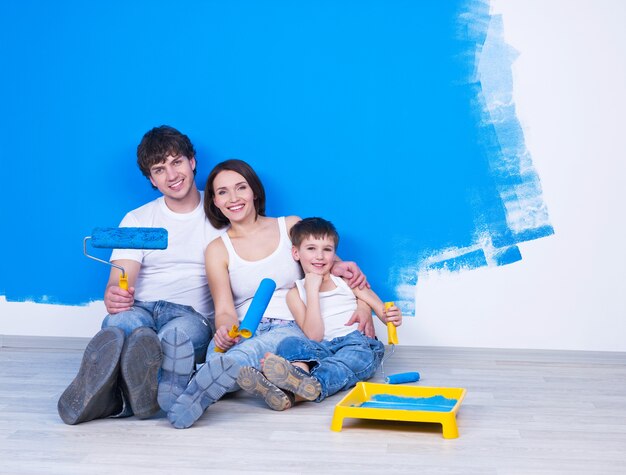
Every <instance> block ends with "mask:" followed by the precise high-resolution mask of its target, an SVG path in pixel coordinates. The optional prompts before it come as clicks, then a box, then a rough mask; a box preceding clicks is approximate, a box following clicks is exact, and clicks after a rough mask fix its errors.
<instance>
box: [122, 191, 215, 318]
mask: <svg viewBox="0 0 626 475" xmlns="http://www.w3.org/2000/svg"><path fill="white" fill-rule="evenodd" d="M203 196H204V195H203V192H200V203H199V204H198V206H197V207H196V209H194V210H193V211H191V212H190V213H175V212H173V211H172V210H170V209H169V208H168V207H167V205H166V204H165V199H164V198H163V197H162V196H161V197H160V198H157V199H156V200H154V201H151V202H149V203H147V204H145V205H143V206H141V207H139V208H137V209H135V210H133V211H130V212H129V213H128V214H126V216H125V217H124V219H123V220H122V222H121V223H120V227H153V228H165V229H167V232H168V237H167V239H168V242H167V249H163V250H152V249H148V250H144V249H114V250H113V252H112V253H111V261H115V260H119V259H130V260H133V261H137V262H139V263H141V269H140V271H139V275H138V276H137V280H136V282H135V300H140V301H144V302H154V301H158V300H165V301H168V302H172V303H176V304H180V305H188V306H191V307H193V308H194V310H196V311H197V312H199V313H201V314H202V315H204V316H206V317H212V316H213V314H214V312H215V308H214V306H213V299H212V297H211V292H210V291H209V286H208V283H207V279H206V271H205V267H204V250H205V248H206V247H207V245H208V244H209V243H210V242H211V241H212V240H213V239H215V238H217V237H218V236H219V235H220V234H222V233H223V232H224V231H226V229H227V228H224V229H220V230H218V229H215V228H214V227H213V226H212V225H211V223H209V220H208V219H207V218H206V216H205V214H204V208H203V201H204V200H203Z"/></svg>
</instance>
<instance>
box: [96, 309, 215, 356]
mask: <svg viewBox="0 0 626 475" xmlns="http://www.w3.org/2000/svg"><path fill="white" fill-rule="evenodd" d="M106 327H118V328H121V329H122V330H124V333H126V336H129V335H130V334H131V333H132V332H133V330H135V329H136V328H139V327H149V328H152V329H153V330H154V331H155V332H156V333H157V335H158V336H159V339H160V338H161V337H162V336H163V334H164V333H165V332H166V331H167V330H170V329H173V328H176V329H178V330H182V331H183V332H185V334H187V336H188V337H189V338H190V339H191V342H192V343H193V348H194V352H195V356H196V362H197V363H202V362H204V358H205V355H206V349H207V345H208V344H209V340H210V339H211V337H212V336H213V332H214V331H215V324H214V322H212V321H210V320H209V319H208V318H205V317H204V316H203V315H202V314H200V313H198V312H196V311H195V310H194V309H193V307H189V306H187V305H179V304H176V303H171V302H166V301H164V300H159V301H157V302H139V301H135V305H133V308H132V309H130V310H127V311H126V312H120V313H116V314H110V315H107V316H106V317H105V318H104V321H103V322H102V328H106Z"/></svg>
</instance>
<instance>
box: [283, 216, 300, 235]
mask: <svg viewBox="0 0 626 475" xmlns="http://www.w3.org/2000/svg"><path fill="white" fill-rule="evenodd" d="M299 221H302V218H301V217H300V216H285V224H286V225H287V232H289V230H290V229H291V228H292V227H293V225H294V224H296V223H297V222H299Z"/></svg>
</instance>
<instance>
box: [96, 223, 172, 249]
mask: <svg viewBox="0 0 626 475" xmlns="http://www.w3.org/2000/svg"><path fill="white" fill-rule="evenodd" d="M91 245H92V246H93V247H99V248H106V249H167V229H164V228H95V229H94V230H93V232H92V233H91Z"/></svg>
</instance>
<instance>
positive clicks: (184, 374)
mask: <svg viewBox="0 0 626 475" xmlns="http://www.w3.org/2000/svg"><path fill="white" fill-rule="evenodd" d="M161 351H162V352H163V364H162V365H161V378H160V380H159V389H158V396H157V402H158V403H159V406H160V407H161V409H163V410H164V411H165V412H167V411H169V410H170V409H171V408H172V406H173V405H174V403H175V402H176V399H178V397H179V396H180V395H181V394H182V393H183V392H184V391H185V388H186V387H187V384H189V379H190V378H191V375H192V373H193V369H194V367H195V360H196V356H195V351H194V348H193V343H192V342H191V338H189V336H187V334H186V333H185V332H183V331H180V330H178V329H176V328H174V329H172V330H169V331H167V332H165V334H164V335H163V338H162V339H161Z"/></svg>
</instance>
